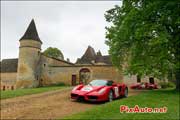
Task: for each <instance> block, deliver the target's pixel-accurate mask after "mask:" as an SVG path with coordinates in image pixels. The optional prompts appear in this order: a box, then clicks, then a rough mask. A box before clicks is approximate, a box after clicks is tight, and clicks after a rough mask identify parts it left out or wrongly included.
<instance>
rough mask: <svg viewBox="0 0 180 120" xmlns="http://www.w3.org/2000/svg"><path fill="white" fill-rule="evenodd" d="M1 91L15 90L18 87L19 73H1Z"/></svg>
mask: <svg viewBox="0 0 180 120" xmlns="http://www.w3.org/2000/svg"><path fill="white" fill-rule="evenodd" d="M0 75H1V85H0V86H1V90H14V89H15V88H16V87H15V86H16V78H17V73H16V72H15V73H0Z"/></svg>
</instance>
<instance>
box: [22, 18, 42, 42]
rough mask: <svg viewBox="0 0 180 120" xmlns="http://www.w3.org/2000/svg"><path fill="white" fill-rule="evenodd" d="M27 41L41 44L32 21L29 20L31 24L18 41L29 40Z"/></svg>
mask: <svg viewBox="0 0 180 120" xmlns="http://www.w3.org/2000/svg"><path fill="white" fill-rule="evenodd" d="M29 39H31V40H35V41H38V42H40V43H42V41H41V40H40V38H39V35H38V32H37V29H36V25H35V22H34V19H32V20H31V23H30V24H29V26H28V28H27V30H26V32H25V33H24V35H23V36H22V37H21V39H20V41H21V40H29Z"/></svg>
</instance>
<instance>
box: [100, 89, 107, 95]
mask: <svg viewBox="0 0 180 120" xmlns="http://www.w3.org/2000/svg"><path fill="white" fill-rule="evenodd" d="M105 90H106V89H105V88H102V89H101V90H99V91H98V93H99V94H103V93H104V92H105Z"/></svg>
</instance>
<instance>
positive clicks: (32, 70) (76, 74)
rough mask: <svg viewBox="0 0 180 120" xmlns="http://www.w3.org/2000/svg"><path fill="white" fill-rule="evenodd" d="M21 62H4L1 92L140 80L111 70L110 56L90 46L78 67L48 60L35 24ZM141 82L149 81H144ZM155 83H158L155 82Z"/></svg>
mask: <svg viewBox="0 0 180 120" xmlns="http://www.w3.org/2000/svg"><path fill="white" fill-rule="evenodd" d="M19 42H20V47H19V58H16V59H4V60H2V61H1V66H0V67H1V72H0V75H1V89H2V90H7V89H11V90H13V89H17V88H32V87H39V86H48V85H52V84H58V83H65V84H67V85H76V84H79V83H84V84H86V83H88V82H89V81H91V80H93V79H109V80H114V81H117V82H120V83H122V82H124V83H126V84H131V83H136V82H137V77H136V76H133V77H128V76H123V74H122V72H121V71H119V70H117V69H116V68H115V67H113V66H112V63H111V60H110V56H103V55H102V54H101V52H100V51H98V52H97V53H96V52H95V51H94V49H93V48H92V47H91V46H88V48H87V50H86V51H85V53H84V55H83V56H82V57H81V58H78V59H77V61H76V63H71V62H69V61H65V60H60V59H57V58H52V57H48V56H45V55H44V54H43V53H42V52H41V45H42V41H41V40H40V38H39V35H38V32H37V30H36V26H35V22H34V20H32V21H31V23H30V25H29V27H28V28H27V30H26V32H25V34H24V35H23V36H22V37H21V38H20V40H19ZM142 81H148V82H149V78H147V79H142ZM152 82H157V81H156V79H155V80H154V79H153V81H152Z"/></svg>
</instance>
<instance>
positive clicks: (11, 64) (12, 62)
mask: <svg viewBox="0 0 180 120" xmlns="http://www.w3.org/2000/svg"><path fill="white" fill-rule="evenodd" d="M17 67H18V59H17V58H15V59H3V60H2V61H1V64H0V70H1V71H0V72H1V73H9V72H17Z"/></svg>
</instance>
